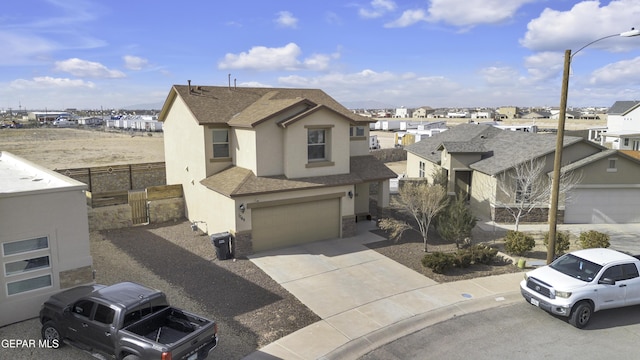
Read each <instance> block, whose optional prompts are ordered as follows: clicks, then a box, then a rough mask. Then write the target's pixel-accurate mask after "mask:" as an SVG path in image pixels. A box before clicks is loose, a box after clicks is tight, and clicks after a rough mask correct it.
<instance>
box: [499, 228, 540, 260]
mask: <svg viewBox="0 0 640 360" xmlns="http://www.w3.org/2000/svg"><path fill="white" fill-rule="evenodd" d="M504 240H505V243H504V248H505V250H506V251H507V252H508V253H509V254H513V255H519V256H521V255H524V253H526V252H527V251H530V250H531V249H533V248H534V247H535V246H536V241H535V240H534V239H533V237H532V236H530V235H527V234H525V233H523V232H520V231H513V230H509V231H507V236H506V237H505V239H504Z"/></svg>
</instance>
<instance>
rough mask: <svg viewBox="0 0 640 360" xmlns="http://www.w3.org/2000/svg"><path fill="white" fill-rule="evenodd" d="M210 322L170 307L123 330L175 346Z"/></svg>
mask: <svg viewBox="0 0 640 360" xmlns="http://www.w3.org/2000/svg"><path fill="white" fill-rule="evenodd" d="M208 323H209V321H207V320H204V319H202V318H196V317H194V316H191V315H188V314H185V313H184V312H182V311H180V310H178V309H174V308H171V307H168V308H166V309H164V310H161V311H159V312H157V313H155V314H153V315H151V316H149V317H147V318H143V319H141V320H140V321H138V322H136V323H133V324H131V325H129V326H128V327H126V328H124V329H123V330H126V331H129V332H132V333H134V334H136V335H140V336H143V337H145V338H147V339H149V340H151V341H154V342H157V343H160V344H165V345H167V344H173V343H176V342H179V341H180V340H181V339H183V338H184V337H186V336H187V335H189V334H190V333H192V332H194V331H196V330H197V329H199V328H201V327H202V326H204V325H206V324H208Z"/></svg>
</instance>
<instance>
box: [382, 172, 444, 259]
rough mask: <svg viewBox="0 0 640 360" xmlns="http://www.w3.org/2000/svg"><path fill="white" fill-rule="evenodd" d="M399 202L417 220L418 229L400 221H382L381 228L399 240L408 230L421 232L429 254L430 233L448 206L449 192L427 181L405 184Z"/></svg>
mask: <svg viewBox="0 0 640 360" xmlns="http://www.w3.org/2000/svg"><path fill="white" fill-rule="evenodd" d="M399 195H400V197H399V199H398V202H399V204H400V206H401V207H402V208H403V209H404V210H406V211H407V212H409V214H411V216H412V217H413V218H414V219H415V221H416V223H417V225H418V229H417V230H416V229H415V228H414V227H413V226H411V225H409V224H407V223H406V222H404V221H401V220H398V219H391V218H387V219H382V220H381V221H380V228H381V229H383V230H386V231H390V232H391V234H390V237H391V238H392V239H396V240H397V239H398V238H399V237H400V236H401V235H402V234H403V233H404V232H405V231H406V230H410V229H412V230H416V231H419V232H420V234H421V235H422V238H423V240H424V251H425V252H427V239H428V231H429V227H430V226H431V221H432V220H433V218H434V217H435V216H436V215H437V214H438V213H439V212H440V211H441V210H442V209H444V208H445V207H446V206H447V203H448V201H449V199H448V198H447V191H446V189H445V188H444V187H442V186H440V185H430V184H428V183H427V182H426V181H421V182H413V181H407V182H405V183H404V184H403V185H402V186H401V187H400V190H399Z"/></svg>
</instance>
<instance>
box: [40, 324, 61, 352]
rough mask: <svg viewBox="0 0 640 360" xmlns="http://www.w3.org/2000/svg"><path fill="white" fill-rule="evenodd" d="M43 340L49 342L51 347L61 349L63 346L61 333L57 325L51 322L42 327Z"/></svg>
mask: <svg viewBox="0 0 640 360" xmlns="http://www.w3.org/2000/svg"><path fill="white" fill-rule="evenodd" d="M41 333H42V340H45V341H46V342H47V345H48V346H49V347H53V348H56V349H57V348H60V347H61V346H62V344H63V342H62V338H61V336H60V331H59V330H58V327H57V326H56V323H54V322H53V321H51V320H49V321H47V322H45V323H44V325H42V330H41Z"/></svg>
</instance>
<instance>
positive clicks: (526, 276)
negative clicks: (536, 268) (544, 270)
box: [524, 273, 529, 281]
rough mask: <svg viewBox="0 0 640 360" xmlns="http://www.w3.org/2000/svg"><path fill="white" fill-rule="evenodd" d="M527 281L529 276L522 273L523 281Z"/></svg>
mask: <svg viewBox="0 0 640 360" xmlns="http://www.w3.org/2000/svg"><path fill="white" fill-rule="evenodd" d="M527 280H529V275H528V274H527V273H524V281H527Z"/></svg>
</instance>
